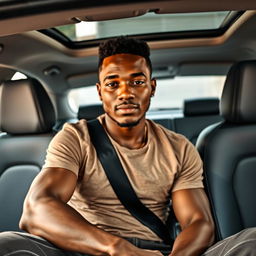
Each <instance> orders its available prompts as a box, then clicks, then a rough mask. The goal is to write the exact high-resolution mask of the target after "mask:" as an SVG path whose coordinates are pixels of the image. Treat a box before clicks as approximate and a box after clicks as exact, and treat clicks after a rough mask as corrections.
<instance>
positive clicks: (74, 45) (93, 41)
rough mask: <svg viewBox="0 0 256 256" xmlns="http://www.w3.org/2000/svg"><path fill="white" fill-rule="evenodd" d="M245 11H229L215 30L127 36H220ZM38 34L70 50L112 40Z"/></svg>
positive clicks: (46, 31)
mask: <svg viewBox="0 0 256 256" xmlns="http://www.w3.org/2000/svg"><path fill="white" fill-rule="evenodd" d="M244 12H245V11H230V13H229V14H228V15H227V17H226V18H225V19H224V21H223V22H222V24H221V25H220V27H219V28H217V29H205V30H190V31H175V32H161V33H148V34H133V35H128V36H131V37H136V38H138V39H142V40H145V41H148V42H150V41H161V40H174V39H187V38H189V39H196V38H211V37H217V36H221V35H223V34H224V33H225V31H226V30H227V29H228V28H229V27H230V26H231V25H232V24H233V23H234V22H235V21H236V20H237V19H238V18H239V17H240V16H241V15H242V14H243V13H244ZM39 32H41V33H43V34H45V35H47V36H49V37H51V38H53V39H55V40H57V41H59V42H60V43H62V44H63V45H65V46H66V47H68V48H70V49H83V48H87V47H88V48H90V47H97V46H98V45H99V44H100V43H101V42H102V41H104V40H106V39H108V38H112V37H113V36H111V37H104V38H99V39H90V40H84V41H72V40H71V39H70V38H69V37H67V36H66V35H64V34H63V33H62V32H61V31H59V30H58V29H56V28H50V29H42V30H39Z"/></svg>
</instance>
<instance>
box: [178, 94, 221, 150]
mask: <svg viewBox="0 0 256 256" xmlns="http://www.w3.org/2000/svg"><path fill="white" fill-rule="evenodd" d="M183 109H184V117H179V118H174V119H173V125H174V130H175V131H176V132H177V133H181V134H183V135H185V136H186V137H187V138H188V139H189V140H190V141H191V142H192V143H193V144H194V145H195V144H196V140H197V137H198V135H199V134H200V132H201V131H202V130H203V129H204V128H205V127H207V126H209V125H210V124H214V123H217V122H220V121H222V120H223V119H222V117H221V116H220V115H219V99H218V98H204V99H189V100H185V101H184V106H183Z"/></svg>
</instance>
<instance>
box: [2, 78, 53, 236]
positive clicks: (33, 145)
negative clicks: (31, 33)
mask: <svg viewBox="0 0 256 256" xmlns="http://www.w3.org/2000/svg"><path fill="white" fill-rule="evenodd" d="M54 123H55V111H54V107H53V104H52V102H51V101H50V99H49V97H48V95H47V93H46V92H45V90H44V88H43V87H42V86H41V84H40V83H39V82H38V81H36V80H34V79H24V80H17V81H8V82H3V83H2V84H1V85H0V131H1V132H2V133H1V134H0V156H1V158H0V205H1V210H0V231H7V230H13V231H15V230H19V227H18V222H19V218H20V215H21V212H22V207H23V201H24V198H25V195H26V193H27V191H28V188H29V186H30V184H31V182H32V181H33V179H34V177H35V176H36V175H37V174H38V172H39V171H40V169H41V166H42V165H43V163H44V158H45V154H46V148H47V146H48V144H49V142H50V140H51V139H52V137H53V135H54V133H53V132H52V127H53V125H54Z"/></svg>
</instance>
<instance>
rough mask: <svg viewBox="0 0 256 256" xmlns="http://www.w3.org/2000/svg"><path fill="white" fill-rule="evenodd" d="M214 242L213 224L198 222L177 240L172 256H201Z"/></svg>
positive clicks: (184, 231)
mask: <svg viewBox="0 0 256 256" xmlns="http://www.w3.org/2000/svg"><path fill="white" fill-rule="evenodd" d="M213 242H214V227H213V225H212V222H206V221H199V220H198V221H196V222H194V223H193V224H191V225H189V226H188V227H186V228H185V229H184V230H183V231H182V232H181V233H180V234H179V235H178V236H177V238H176V240H175V242H174V245H173V249H172V252H171V254H170V256H199V255H201V254H202V253H203V252H204V251H205V250H206V249H207V248H208V247H210V246H211V245H212V244H213Z"/></svg>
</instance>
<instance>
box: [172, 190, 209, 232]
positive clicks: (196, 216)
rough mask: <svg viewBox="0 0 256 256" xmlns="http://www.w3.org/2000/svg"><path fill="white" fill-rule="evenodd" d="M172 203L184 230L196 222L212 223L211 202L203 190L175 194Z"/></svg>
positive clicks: (181, 191) (180, 191)
mask: <svg viewBox="0 0 256 256" xmlns="http://www.w3.org/2000/svg"><path fill="white" fill-rule="evenodd" d="M172 203H173V210H174V213H175V215H176V218H177V220H178V221H179V223H180V225H181V228H182V229H185V228H186V227H187V226H189V225H190V224H192V223H193V222H196V221H202V220H203V221H206V222H212V217H211V211H210V205H209V201H208V198H207V196H206V194H205V192H204V190H203V189H201V188H198V189H183V190H178V191H175V192H173V193H172Z"/></svg>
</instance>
